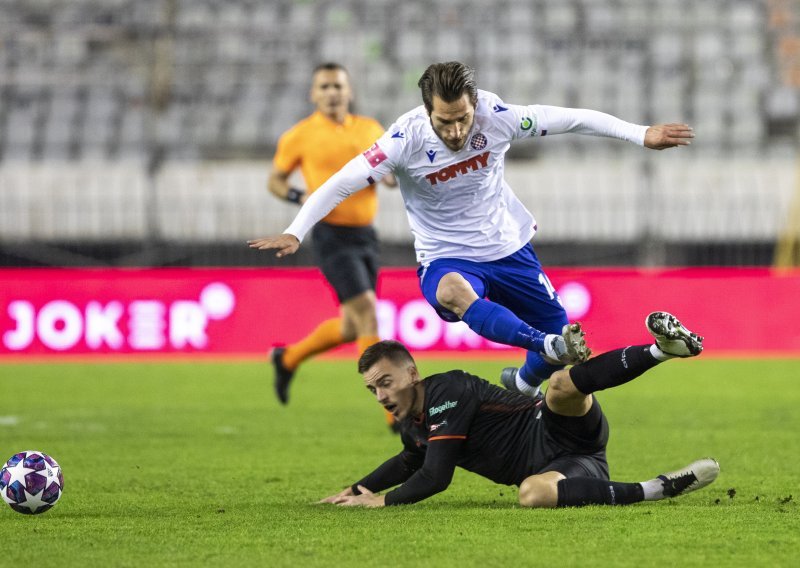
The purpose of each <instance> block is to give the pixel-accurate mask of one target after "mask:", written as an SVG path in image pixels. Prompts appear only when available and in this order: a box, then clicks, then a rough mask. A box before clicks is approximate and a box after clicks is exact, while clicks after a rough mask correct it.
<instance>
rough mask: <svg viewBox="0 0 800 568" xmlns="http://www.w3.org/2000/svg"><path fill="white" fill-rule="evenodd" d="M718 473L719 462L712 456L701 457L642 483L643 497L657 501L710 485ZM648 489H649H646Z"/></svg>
mask: <svg viewBox="0 0 800 568" xmlns="http://www.w3.org/2000/svg"><path fill="white" fill-rule="evenodd" d="M718 475H719V464H718V463H717V460H715V459H714V458H702V459H699V460H697V461H694V462H692V463H690V464H689V465H687V466H686V467H684V468H682V469H679V470H677V471H672V472H670V473H665V474H663V475H659V476H658V477H656V478H655V479H652V480H650V481H646V482H644V483H643V484H642V486H643V487H645V499H646V500H648V501H658V500H659V499H666V498H667V497H677V496H678V495H685V494H686V493H691V492H692V491H697V490H698V489H702V488H703V487H705V486H706V485H710V484H711V483H713V481H714V480H715V479H716V478H717V476H718ZM648 489H650V491H648Z"/></svg>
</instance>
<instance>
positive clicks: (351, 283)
mask: <svg viewBox="0 0 800 568" xmlns="http://www.w3.org/2000/svg"><path fill="white" fill-rule="evenodd" d="M312 238H313V240H314V257H315V258H316V261H317V264H318V265H319V267H320V269H321V270H322V273H323V274H324V275H325V278H327V280H328V282H330V283H331V286H333V289H334V290H335V291H336V296H337V297H338V298H339V302H340V303H341V302H346V301H347V300H349V299H351V298H354V297H355V296H358V295H359V294H361V293H363V292H366V291H367V290H375V285H376V284H377V282H378V254H379V250H378V235H377V233H376V232H375V229H374V228H373V227H371V226H367V227H340V226H338V225H330V224H328V223H317V224H316V225H315V226H314V230H313V232H312Z"/></svg>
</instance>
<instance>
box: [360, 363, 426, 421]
mask: <svg viewBox="0 0 800 568" xmlns="http://www.w3.org/2000/svg"><path fill="white" fill-rule="evenodd" d="M364 384H365V385H366V386H367V388H368V389H369V391H370V392H371V393H372V394H374V395H375V399H376V400H377V401H378V402H379V403H380V404H381V405H382V406H383V407H384V408H385V409H386V410H388V411H389V412H390V413H391V414H392V415H393V416H394V417H395V419H397V420H403V419H404V418H406V417H408V416H411V415H413V414H415V413H417V412H420V411H421V410H422V409H421V408H415V407H416V406H417V402H418V396H417V388H416V387H417V385H419V372H418V371H417V367H416V366H415V365H414V364H413V363H412V362H407V363H402V364H399V365H398V364H396V363H394V362H392V361H390V360H388V359H381V360H380V361H378V362H377V363H375V364H374V365H373V366H372V367H370V368H369V369H367V372H366V373H364Z"/></svg>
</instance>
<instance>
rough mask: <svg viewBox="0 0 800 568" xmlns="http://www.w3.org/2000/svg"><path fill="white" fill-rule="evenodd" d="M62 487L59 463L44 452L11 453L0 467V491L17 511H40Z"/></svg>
mask: <svg viewBox="0 0 800 568" xmlns="http://www.w3.org/2000/svg"><path fill="white" fill-rule="evenodd" d="M63 489H64V476H63V475H61V467H60V466H59V465H58V464H57V463H56V460H54V459H53V458H51V457H50V456H48V455H47V454H46V453H44V452H36V451H27V452H20V453H18V454H14V455H13V456H11V458H9V460H8V461H7V462H6V463H5V465H4V466H3V469H2V470H0V495H2V496H3V500H4V501H5V502H6V503H8V504H9V505H11V508H12V509H14V510H15V511H17V512H18V513H23V514H25V515H38V514H39V513H44V512H45V511H47V510H48V509H50V507H52V506H53V505H55V504H56V502H57V501H58V499H59V498H60V497H61V491H62V490H63Z"/></svg>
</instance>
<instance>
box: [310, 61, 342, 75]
mask: <svg viewBox="0 0 800 568" xmlns="http://www.w3.org/2000/svg"><path fill="white" fill-rule="evenodd" d="M319 71H344V72H345V74H346V75H348V76H349V75H350V73H348V72H347V68H346V67H345V66H344V65H342V64H341V63H336V62H335V61H326V62H325V63H320V64H319V65H317V66H316V67H314V72H313V73H311V74H312V75H316V74H317V72H319Z"/></svg>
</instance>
